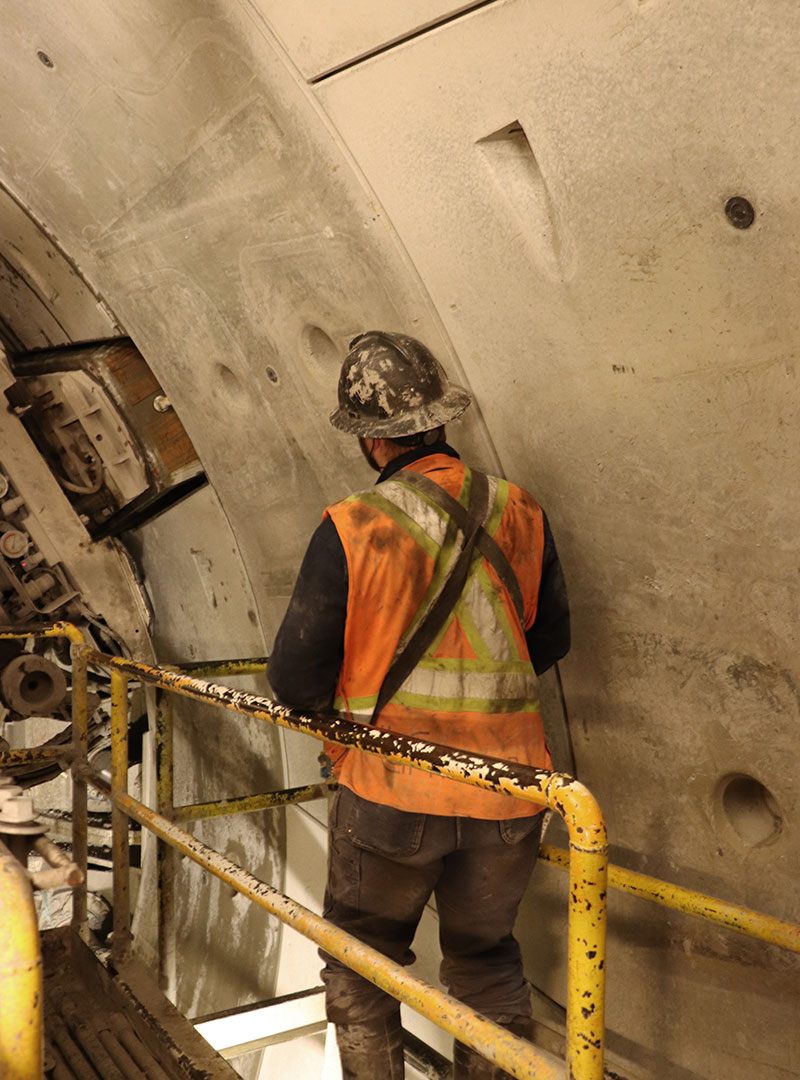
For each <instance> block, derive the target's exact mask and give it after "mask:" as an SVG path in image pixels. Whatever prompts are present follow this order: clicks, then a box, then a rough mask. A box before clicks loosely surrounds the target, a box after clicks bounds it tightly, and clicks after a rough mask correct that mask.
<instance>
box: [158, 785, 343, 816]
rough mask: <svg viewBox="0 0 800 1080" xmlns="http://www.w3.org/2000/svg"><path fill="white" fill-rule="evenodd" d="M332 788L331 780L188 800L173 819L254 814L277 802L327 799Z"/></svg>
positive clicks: (175, 813)
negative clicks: (231, 796)
mask: <svg viewBox="0 0 800 1080" xmlns="http://www.w3.org/2000/svg"><path fill="white" fill-rule="evenodd" d="M329 791H330V785H329V784H323V783H320V784H304V785H303V786H302V787H294V788H287V789H286V790H285V791H268V792H266V793H265V794H263V795H242V796H241V797H240V798H236V799H219V800H217V802H207V803H188V804H187V805H186V806H176V807H174V811H173V815H172V820H173V821H202V820H205V819H207V818H215V817H225V816H226V815H228V814H250V813H253V811H255V810H272V809H273V808H274V807H276V806H289V805H294V804H295V803H304V802H313V801H314V800H315V799H324V798H325V797H326V795H327V794H328V792H329Z"/></svg>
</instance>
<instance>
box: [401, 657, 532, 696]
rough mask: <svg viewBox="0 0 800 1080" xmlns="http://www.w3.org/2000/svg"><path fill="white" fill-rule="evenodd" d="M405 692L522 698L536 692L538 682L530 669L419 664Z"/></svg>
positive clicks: (424, 694) (403, 687)
mask: <svg viewBox="0 0 800 1080" xmlns="http://www.w3.org/2000/svg"><path fill="white" fill-rule="evenodd" d="M402 690H403V692H404V693H409V694H421V695H422V696H423V697H431V698H434V697H435V698H453V699H456V698H459V699H460V698H462V697H464V698H483V699H485V700H488V699H489V698H492V699H497V698H505V699H509V698H523V697H530V696H531V695H533V694H535V693H536V680H535V676H534V674H533V669H532V668H531V667H528V670H527V671H507V672H499V671H465V670H464V669H463V668H461V669H458V670H456V671H452V670H449V669H447V668H430V667H426V666H423V665H422V664H417V666H416V667H415V668H414V670H413V671H412V672H411V673H410V675H409V676H408V678H407V679H406V681H405V682H404V683H403V686H402Z"/></svg>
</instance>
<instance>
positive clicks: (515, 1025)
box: [453, 1016, 533, 1080]
mask: <svg viewBox="0 0 800 1080" xmlns="http://www.w3.org/2000/svg"><path fill="white" fill-rule="evenodd" d="M496 1022H497V1023H498V1024H500V1027H504V1028H508V1030H509V1031H510V1032H512V1033H513V1034H514V1035H519V1036H520V1037H521V1038H523V1039H530V1038H531V1035H532V1034H533V1021H532V1020H531V1018H530V1017H529V1016H515V1017H514V1018H513V1019H512V1020H509V1021H508V1022H507V1023H505V1022H501V1021H499V1020H498V1021H496ZM453 1080H513V1078H512V1077H511V1074H510V1073H507V1072H506V1071H505V1069H501V1068H500V1066H499V1065H495V1063H494V1062H493V1061H488V1060H487V1059H486V1058H485V1057H483V1056H482V1055H481V1054H479V1053H478V1051H477V1050H473V1049H472V1047H470V1046H465V1045H464V1043H460V1042H456V1043H454V1044H453Z"/></svg>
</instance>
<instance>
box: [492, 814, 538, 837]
mask: <svg viewBox="0 0 800 1080" xmlns="http://www.w3.org/2000/svg"><path fill="white" fill-rule="evenodd" d="M543 823H544V811H542V812H541V813H539V814H532V815H531V816H530V817H520V818H509V819H508V820H507V821H500V822H498V824H499V826H500V835H501V837H502V838H503V840H505V842H506V843H507V844H518V843H519V842H520V841H521V840H524V839H525V837H526V836H531V835H532V834H533V833H534V832H535V833H536V834H537V835H539V836H540V835H541V832H542V824H543Z"/></svg>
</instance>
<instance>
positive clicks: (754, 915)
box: [539, 844, 800, 953]
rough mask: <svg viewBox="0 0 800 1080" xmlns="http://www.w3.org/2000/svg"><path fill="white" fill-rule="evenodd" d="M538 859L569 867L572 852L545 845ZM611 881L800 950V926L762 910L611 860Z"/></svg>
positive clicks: (697, 915)
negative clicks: (626, 867)
mask: <svg viewBox="0 0 800 1080" xmlns="http://www.w3.org/2000/svg"><path fill="white" fill-rule="evenodd" d="M539 858H540V859H542V860H544V862H548V863H551V864H552V865H553V866H557V867H558V868H559V870H569V852H568V851H566V850H565V849H564V848H559V847H553V846H552V845H550V844H542V846H541V849H540V852H539ZM608 884H609V886H610V888H612V889H619V890H620V891H621V892H627V893H630V894H631V895H632V896H639V897H641V898H642V899H643V900H651V901H652V902H653V903H654V904H661V905H662V906H663V907H668V908H672V910H673V911H683V912H685V913H686V914H687V915H693V916H694V917H695V918H697V919H704V920H705V921H706V922H712V923H715V924H716V925H717V926H724V927H726V929H728V930H735V931H737V933H740V934H746V935H747V936H748V937H753V938H758V939H759V941H766V942H768V943H769V944H770V945H778V946H780V947H781V948H783V949H790V950H791V951H792V952H797V953H800V926H798V925H797V924H796V923H790V922H786V921H785V920H783V919H776V918H775V917H774V916H772V915H765V914H764V913H763V912H761V911H754V910H753V909H752V908H746V907H741V906H740V905H739V904H731V903H728V901H726V900H718V899H717V898H716V897H714V896H709V895H708V894H707V893H701V892H696V891H695V890H694V889H687V888H684V886H682V885H673V884H672V883H671V882H669V881H662V880H661V879H660V878H655V877H650V876H649V875H648V874H640V873H638V872H637V871H635V870H627V869H625V867H622V866H614V865H612V864H611V863H609V866H608Z"/></svg>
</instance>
